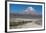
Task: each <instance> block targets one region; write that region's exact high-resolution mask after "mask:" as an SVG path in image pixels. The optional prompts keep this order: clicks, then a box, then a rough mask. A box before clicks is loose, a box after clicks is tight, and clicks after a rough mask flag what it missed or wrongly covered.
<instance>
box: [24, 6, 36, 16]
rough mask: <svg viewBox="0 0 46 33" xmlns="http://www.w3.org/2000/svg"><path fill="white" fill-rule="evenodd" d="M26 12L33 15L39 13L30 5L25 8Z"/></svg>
mask: <svg viewBox="0 0 46 33" xmlns="http://www.w3.org/2000/svg"><path fill="white" fill-rule="evenodd" d="M24 14H31V15H33V16H35V15H37V12H36V10H35V9H34V8H33V7H28V8H27V9H25V10H24Z"/></svg>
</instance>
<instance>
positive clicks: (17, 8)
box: [10, 4, 42, 13]
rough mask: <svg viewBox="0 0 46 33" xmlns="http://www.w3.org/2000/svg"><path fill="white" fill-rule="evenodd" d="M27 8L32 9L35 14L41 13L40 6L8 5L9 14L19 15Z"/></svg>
mask: <svg viewBox="0 0 46 33" xmlns="http://www.w3.org/2000/svg"><path fill="white" fill-rule="evenodd" d="M28 7H32V8H34V9H35V10H36V12H37V13H42V6H41V5H23V4H10V12H12V13H20V12H23V11H24V10H25V9H26V8H28Z"/></svg>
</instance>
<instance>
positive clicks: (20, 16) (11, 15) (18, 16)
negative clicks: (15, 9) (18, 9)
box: [10, 13, 42, 18]
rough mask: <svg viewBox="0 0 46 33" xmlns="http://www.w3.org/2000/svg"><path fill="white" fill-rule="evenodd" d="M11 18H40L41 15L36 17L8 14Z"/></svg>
mask: <svg viewBox="0 0 46 33" xmlns="http://www.w3.org/2000/svg"><path fill="white" fill-rule="evenodd" d="M10 17H11V18H42V15H36V16H33V15H31V14H15V13H10Z"/></svg>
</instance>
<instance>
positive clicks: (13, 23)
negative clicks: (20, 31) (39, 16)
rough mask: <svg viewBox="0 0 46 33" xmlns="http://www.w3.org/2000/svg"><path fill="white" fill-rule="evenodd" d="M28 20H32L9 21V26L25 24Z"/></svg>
mask: <svg viewBox="0 0 46 33" xmlns="http://www.w3.org/2000/svg"><path fill="white" fill-rule="evenodd" d="M28 22H32V21H22V22H10V26H18V25H23V24H26V23H28Z"/></svg>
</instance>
